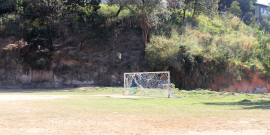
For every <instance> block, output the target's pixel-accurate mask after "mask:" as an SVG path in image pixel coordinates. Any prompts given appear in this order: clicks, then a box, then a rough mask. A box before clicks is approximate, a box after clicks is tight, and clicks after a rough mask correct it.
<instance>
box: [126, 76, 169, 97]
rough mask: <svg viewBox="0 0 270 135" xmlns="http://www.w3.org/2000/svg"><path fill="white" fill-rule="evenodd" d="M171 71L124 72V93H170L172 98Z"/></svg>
mask: <svg viewBox="0 0 270 135" xmlns="http://www.w3.org/2000/svg"><path fill="white" fill-rule="evenodd" d="M170 92H171V87H170V72H169V71H159V72H132V73H124V95H135V94H138V93H140V94H143V95H150V96H151V95H161V96H163V95H165V94H166V95H168V98H170V95H171V94H170Z"/></svg>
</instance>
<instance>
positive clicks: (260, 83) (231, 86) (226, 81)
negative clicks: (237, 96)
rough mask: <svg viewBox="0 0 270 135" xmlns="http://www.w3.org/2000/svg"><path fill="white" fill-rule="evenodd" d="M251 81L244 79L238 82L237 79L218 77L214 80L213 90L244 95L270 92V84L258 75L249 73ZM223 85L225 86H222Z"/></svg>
mask: <svg viewBox="0 0 270 135" xmlns="http://www.w3.org/2000/svg"><path fill="white" fill-rule="evenodd" d="M249 77H250V78H249V80H247V79H245V78H242V80H240V81H238V80H236V79H235V78H225V77H218V78H215V79H213V80H214V84H213V85H212V87H211V89H212V90H216V91H228V92H235V91H236V92H244V93H265V92H270V84H268V83H267V81H265V80H264V79H262V77H261V76H260V75H258V74H253V73H251V72H249ZM222 85H223V86H222Z"/></svg>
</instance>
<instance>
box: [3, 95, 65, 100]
mask: <svg viewBox="0 0 270 135" xmlns="http://www.w3.org/2000/svg"><path fill="white" fill-rule="evenodd" d="M68 97H69V96H66V95H56V96H53V95H0V101H15V100H38V99H57V98H68Z"/></svg>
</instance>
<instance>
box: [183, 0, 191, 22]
mask: <svg viewBox="0 0 270 135" xmlns="http://www.w3.org/2000/svg"><path fill="white" fill-rule="evenodd" d="M189 2H190V1H189V0H188V1H187V3H186V6H185V9H184V16H183V23H184V21H185V19H186V10H187V5H188V3H189Z"/></svg>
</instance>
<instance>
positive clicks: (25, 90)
mask: <svg viewBox="0 0 270 135" xmlns="http://www.w3.org/2000/svg"><path fill="white" fill-rule="evenodd" d="M95 87H97V86H89V85H81V86H76V87H74V86H64V87H58V88H55V87H52V88H17V89H5V88H0V93H11V92H15V93H16V92H18V93H33V92H51V91H72V90H75V89H90V90H91V89H95Z"/></svg>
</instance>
